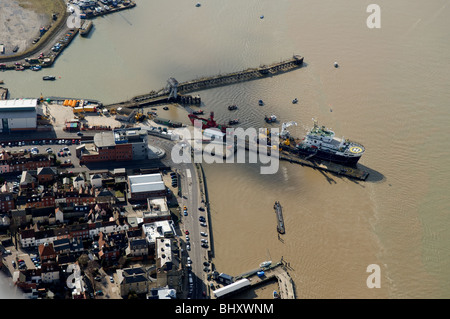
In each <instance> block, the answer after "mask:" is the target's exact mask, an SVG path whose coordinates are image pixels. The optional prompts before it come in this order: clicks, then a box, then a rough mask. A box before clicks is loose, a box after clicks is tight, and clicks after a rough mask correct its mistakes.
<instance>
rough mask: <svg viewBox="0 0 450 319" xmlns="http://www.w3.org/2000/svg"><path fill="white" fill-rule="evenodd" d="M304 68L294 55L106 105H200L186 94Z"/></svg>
mask: <svg viewBox="0 0 450 319" xmlns="http://www.w3.org/2000/svg"><path fill="white" fill-rule="evenodd" d="M302 66H303V57H302V56H299V55H294V56H293V57H292V58H290V59H287V60H284V61H281V62H277V63H274V64H271V65H268V66H266V65H264V66H261V67H259V68H249V69H246V70H243V71H239V72H232V73H228V74H224V75H216V76H211V77H202V78H199V79H195V80H191V81H187V82H182V83H178V81H177V80H176V79H174V78H170V79H169V81H168V85H167V86H166V87H165V88H162V89H160V90H159V91H151V92H149V93H148V94H143V95H138V96H135V97H133V98H132V99H130V100H129V101H124V102H120V103H114V104H110V105H106V106H105V107H107V108H109V109H111V108H118V107H128V108H136V107H143V106H146V105H152V104H161V103H167V102H169V101H175V102H180V103H182V104H200V103H201V100H200V98H199V97H191V96H189V95H186V93H189V92H193V91H200V90H206V89H210V88H213V87H218V86H223V85H230V84H235V83H239V82H244V81H250V80H256V79H261V78H265V77H270V76H274V75H278V74H281V73H284V72H288V71H291V70H295V69H297V68H300V67H302Z"/></svg>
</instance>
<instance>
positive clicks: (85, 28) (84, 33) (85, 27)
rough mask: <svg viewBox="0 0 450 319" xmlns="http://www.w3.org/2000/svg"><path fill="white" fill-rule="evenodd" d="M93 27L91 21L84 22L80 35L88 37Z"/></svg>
mask: <svg viewBox="0 0 450 319" xmlns="http://www.w3.org/2000/svg"><path fill="white" fill-rule="evenodd" d="M92 25H93V24H92V21H90V20H86V21H84V23H83V25H82V26H81V28H80V34H81V35H82V36H87V35H88V33H89V31H91V29H92Z"/></svg>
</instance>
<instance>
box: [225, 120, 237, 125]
mask: <svg viewBox="0 0 450 319" xmlns="http://www.w3.org/2000/svg"><path fill="white" fill-rule="evenodd" d="M236 124H239V119H233V120H229V121H228V125H236Z"/></svg>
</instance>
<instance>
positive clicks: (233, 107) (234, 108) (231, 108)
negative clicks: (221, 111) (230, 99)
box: [228, 104, 237, 111]
mask: <svg viewBox="0 0 450 319" xmlns="http://www.w3.org/2000/svg"><path fill="white" fill-rule="evenodd" d="M228 109H229V110H230V111H232V110H237V105H236V104H233V105H229V106H228Z"/></svg>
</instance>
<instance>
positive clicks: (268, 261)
mask: <svg viewBox="0 0 450 319" xmlns="http://www.w3.org/2000/svg"><path fill="white" fill-rule="evenodd" d="M270 265H272V261H271V260H266V261H263V262H262V263H260V264H259V267H260V268H265V267H269V266H270Z"/></svg>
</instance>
